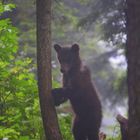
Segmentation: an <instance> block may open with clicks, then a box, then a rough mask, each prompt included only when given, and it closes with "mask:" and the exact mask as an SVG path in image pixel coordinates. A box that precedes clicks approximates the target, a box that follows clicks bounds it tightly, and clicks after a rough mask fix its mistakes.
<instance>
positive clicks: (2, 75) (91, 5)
mask: <svg viewBox="0 0 140 140" xmlns="http://www.w3.org/2000/svg"><path fill="white" fill-rule="evenodd" d="M35 5H36V3H35V0H24V1H23V0H4V1H3V2H2V1H1V2H0V139H3V138H8V139H9V140H43V139H44V132H43V128H42V122H41V117H40V111H39V103H38V91H37V81H36V6H35ZM52 9H53V14H52V44H54V43H59V44H61V45H64V46H65V45H67V44H70V45H71V44H73V43H75V42H77V43H78V44H79V45H80V53H81V57H82V59H83V60H84V61H85V63H87V65H88V66H89V67H90V69H91V73H92V78H93V80H94V83H95V84H96V86H97V88H98V90H99V93H100V98H101V102H102V104H103V114H104V116H103V123H102V128H101V130H103V131H104V132H105V133H107V135H108V136H109V137H110V138H109V139H111V140H113V139H118V140H119V139H120V137H119V128H118V125H117V124H116V122H115V116H116V114H118V113H122V114H125V115H127V114H126V110H127V106H126V103H127V97H126V93H127V91H126V62H125V57H124V53H125V52H124V44H125V41H126V35H125V18H124V16H125V3H124V1H123V0H106V1H104V0H59V1H58V0H54V1H53V7H52ZM52 70H53V78H52V79H53V87H59V86H61V82H60V81H61V75H60V72H59V65H58V62H57V60H56V56H55V52H54V51H53V50H52ZM57 111H58V116H59V122H60V127H61V130H62V133H63V137H64V140H72V139H73V138H72V134H71V119H72V115H73V113H72V111H71V108H70V105H69V103H65V104H64V105H61V106H60V107H59V108H58V109H57Z"/></svg>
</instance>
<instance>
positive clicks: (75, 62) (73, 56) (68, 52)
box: [54, 44, 81, 74]
mask: <svg viewBox="0 0 140 140" xmlns="http://www.w3.org/2000/svg"><path fill="white" fill-rule="evenodd" d="M54 49H55V50H56V52H57V57H58V60H59V63H60V67H61V68H60V71H61V72H62V73H63V74H68V73H69V72H74V71H77V70H78V68H79V67H80V64H81V61H80V57H79V45H78V44H74V45H72V46H71V47H61V46H60V45H58V44H55V45H54Z"/></svg>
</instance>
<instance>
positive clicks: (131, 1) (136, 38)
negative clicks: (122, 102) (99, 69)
mask: <svg viewBox="0 0 140 140" xmlns="http://www.w3.org/2000/svg"><path fill="white" fill-rule="evenodd" d="M126 4H127V12H126V18H127V24H126V27H127V44H126V58H127V64H128V71H127V78H128V79H127V82H128V83H127V84H128V96H129V101H128V104H129V111H128V118H129V119H128V133H129V136H128V140H140V0H126Z"/></svg>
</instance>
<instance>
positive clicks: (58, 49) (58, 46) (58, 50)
mask: <svg viewBox="0 0 140 140" xmlns="http://www.w3.org/2000/svg"><path fill="white" fill-rule="evenodd" d="M54 49H55V50H56V52H60V50H61V46H60V45H58V44H55V45H54Z"/></svg>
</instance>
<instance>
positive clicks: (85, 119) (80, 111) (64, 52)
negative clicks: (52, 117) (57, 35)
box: [52, 44, 102, 140]
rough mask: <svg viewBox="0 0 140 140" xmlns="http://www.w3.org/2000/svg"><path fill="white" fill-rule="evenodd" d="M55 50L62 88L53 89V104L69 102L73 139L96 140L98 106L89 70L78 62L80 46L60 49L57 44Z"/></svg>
mask: <svg viewBox="0 0 140 140" xmlns="http://www.w3.org/2000/svg"><path fill="white" fill-rule="evenodd" d="M54 49H55V50H56V52H57V57H58V60H59V63H60V71H61V73H62V74H63V87H62V88H57V89H53V90H52V94H53V97H54V102H55V105H59V104H61V103H63V102H64V101H66V100H67V99H69V100H70V103H71V105H72V108H73V111H74V113H75V119H74V123H73V129H72V131H73V135H74V139H75V140H99V137H98V133H99V128H100V125H101V118H102V112H101V103H100V100H99V98H98V95H97V90H96V88H95V86H94V84H93V83H92V80H91V76H90V71H89V69H88V68H87V66H85V65H83V64H82V61H81V59H80V56H79V45H78V44H74V45H72V46H71V47H61V46H60V45H58V44H56V45H54Z"/></svg>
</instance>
